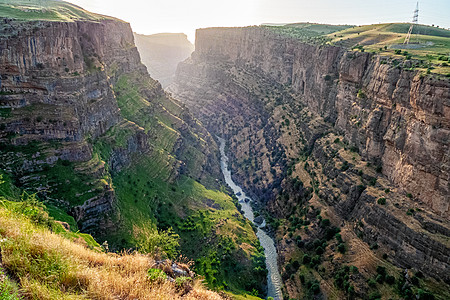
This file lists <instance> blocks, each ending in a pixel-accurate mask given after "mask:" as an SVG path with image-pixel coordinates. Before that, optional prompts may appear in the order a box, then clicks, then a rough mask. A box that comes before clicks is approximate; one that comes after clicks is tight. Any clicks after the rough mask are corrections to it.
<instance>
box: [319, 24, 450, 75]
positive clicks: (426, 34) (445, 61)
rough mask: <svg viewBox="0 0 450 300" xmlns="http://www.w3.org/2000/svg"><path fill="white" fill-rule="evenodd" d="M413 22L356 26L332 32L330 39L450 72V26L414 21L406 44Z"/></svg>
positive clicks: (421, 65) (432, 69)
mask: <svg viewBox="0 0 450 300" xmlns="http://www.w3.org/2000/svg"><path fill="white" fill-rule="evenodd" d="M409 27H410V24H407V23H387V24H374V25H363V26H354V27H351V28H348V29H345V30H342V31H338V32H334V33H332V34H329V35H328V36H327V37H328V38H329V39H330V41H329V43H330V44H332V45H338V46H342V47H346V48H350V49H354V50H356V51H368V52H373V53H377V54H379V55H383V56H389V57H392V58H394V59H395V58H397V59H413V60H418V61H419V64H420V65H418V66H417V69H420V70H423V71H427V70H428V69H430V71H431V72H433V73H439V74H444V75H447V74H450V67H449V66H448V65H449V59H450V30H446V29H442V28H437V27H432V26H426V25H415V26H414V27H413V34H412V36H411V39H410V43H409V45H404V44H403V42H404V41H405V38H406V34H407V32H408V29H409Z"/></svg>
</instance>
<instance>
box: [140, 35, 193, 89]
mask: <svg viewBox="0 0 450 300" xmlns="http://www.w3.org/2000/svg"><path fill="white" fill-rule="evenodd" d="M134 39H135V42H136V46H137V47H138V50H139V53H140V54H141V58H142V62H143V63H144V64H145V65H146V66H147V69H148V72H149V73H150V75H151V76H152V77H153V78H155V79H157V80H158V81H159V82H160V83H161V85H162V86H163V87H164V88H165V87H167V86H168V85H169V84H171V83H172V81H173V79H174V76H175V71H176V69H177V65H178V63H179V62H181V61H183V60H185V59H186V58H188V57H189V56H190V55H191V53H192V52H193V51H194V45H193V44H192V43H191V42H190V41H189V40H188V39H187V36H186V35H185V34H184V33H158V34H153V35H143V34H136V33H135V34H134Z"/></svg>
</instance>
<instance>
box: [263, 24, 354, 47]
mask: <svg viewBox="0 0 450 300" xmlns="http://www.w3.org/2000/svg"><path fill="white" fill-rule="evenodd" d="M349 27H350V26H348V25H328V24H316V23H294V24H287V25H284V26H265V28H267V29H268V30H270V31H273V32H276V33H278V34H280V35H281V36H285V37H289V38H294V39H298V40H301V41H303V42H313V43H325V42H326V41H328V40H329V38H327V37H326V35H327V34H331V33H333V32H336V31H340V30H344V29H347V28H349Z"/></svg>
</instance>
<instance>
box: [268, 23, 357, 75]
mask: <svg viewBox="0 0 450 300" xmlns="http://www.w3.org/2000/svg"><path fill="white" fill-rule="evenodd" d="M349 27H350V26H348V25H328V24H316V23H295V24H287V25H283V26H265V28H267V29H269V30H271V31H273V32H276V33H278V34H280V35H282V36H286V37H289V38H294V39H299V40H301V41H304V42H311V43H325V42H327V41H329V40H331V38H328V37H326V35H328V34H332V33H333V32H336V31H340V30H344V29H346V28H349ZM327 80H328V79H327Z"/></svg>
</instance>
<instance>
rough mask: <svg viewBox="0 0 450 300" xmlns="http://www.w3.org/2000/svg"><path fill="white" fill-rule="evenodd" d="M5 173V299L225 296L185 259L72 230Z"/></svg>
mask: <svg viewBox="0 0 450 300" xmlns="http://www.w3.org/2000/svg"><path fill="white" fill-rule="evenodd" d="M3 179H4V178H3V176H2V175H1V174H0V204H1V208H0V236H1V241H0V249H1V254H2V255H1V257H0V274H1V277H2V278H1V286H0V297H1V298H2V299H10V300H15V299H24V298H26V299H86V298H89V299H92V298H93V299H111V298H120V299H126V298H139V299H156V298H158V299H199V298H201V299H222V297H220V296H219V295H218V294H216V293H214V292H211V291H207V290H206V289H205V288H204V287H203V286H202V284H201V282H200V280H199V278H196V276H195V275H194V274H193V273H192V272H191V271H190V270H189V269H188V268H187V267H186V265H182V264H179V263H178V264H177V263H175V264H172V262H169V261H167V262H166V264H157V263H156V262H155V257H152V256H149V255H143V254H139V253H127V254H126V253H124V254H120V255H118V254H115V253H110V252H108V251H107V249H105V248H104V247H102V246H100V245H99V244H97V243H96V242H95V241H94V239H93V238H92V237H91V236H90V235H87V234H82V233H75V232H70V231H69V230H68V229H67V228H68V227H69V225H68V224H67V223H62V222H59V221H55V220H54V219H52V218H51V217H49V215H48V213H47V211H46V207H45V206H44V205H42V204H41V203H40V202H39V201H37V199H36V197H35V195H28V194H26V193H24V194H22V195H20V194H18V192H19V191H20V190H19V189H17V188H16V187H14V186H11V184H10V181H9V180H3ZM5 179H8V178H5ZM171 265H172V266H171Z"/></svg>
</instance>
